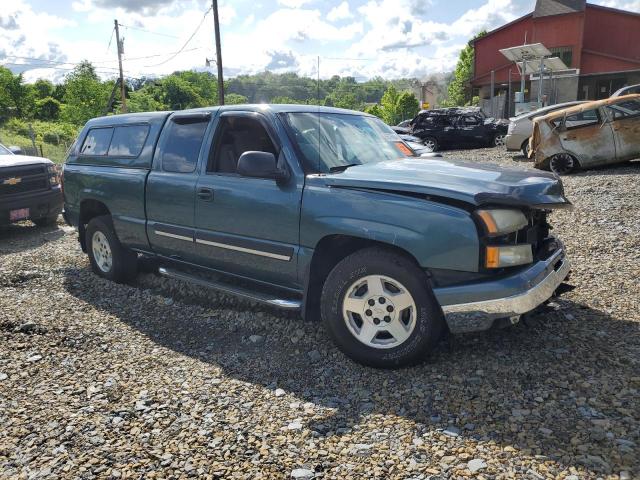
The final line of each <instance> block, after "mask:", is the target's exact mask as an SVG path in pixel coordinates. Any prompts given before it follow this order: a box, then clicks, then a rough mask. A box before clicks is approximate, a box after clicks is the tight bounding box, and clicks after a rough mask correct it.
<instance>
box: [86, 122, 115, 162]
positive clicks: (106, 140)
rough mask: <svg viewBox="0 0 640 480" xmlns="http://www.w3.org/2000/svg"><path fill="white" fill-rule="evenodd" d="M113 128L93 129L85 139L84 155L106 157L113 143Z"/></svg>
mask: <svg viewBox="0 0 640 480" xmlns="http://www.w3.org/2000/svg"><path fill="white" fill-rule="evenodd" d="M112 135H113V128H111V127H109V128H92V129H91V130H89V133H87V137H86V138H85V139H84V143H83V144H82V148H81V149H80V153H81V154H82V155H106V154H107V151H108V150H109V144H110V143H111V136H112Z"/></svg>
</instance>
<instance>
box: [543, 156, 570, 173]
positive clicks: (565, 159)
mask: <svg viewBox="0 0 640 480" xmlns="http://www.w3.org/2000/svg"><path fill="white" fill-rule="evenodd" d="M575 167H576V162H575V160H574V159H573V157H572V156H571V155H569V154H568V153H558V154H557V155H554V156H553V157H551V160H550V161H549V168H550V169H551V171H552V172H553V173H557V174H558V175H566V174H567V173H571V172H572V171H573V170H574V169H575Z"/></svg>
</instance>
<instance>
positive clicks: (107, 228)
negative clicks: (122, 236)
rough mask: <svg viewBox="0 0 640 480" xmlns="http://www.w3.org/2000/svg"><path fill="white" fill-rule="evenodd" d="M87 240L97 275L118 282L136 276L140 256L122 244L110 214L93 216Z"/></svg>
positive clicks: (88, 251) (86, 233)
mask: <svg viewBox="0 0 640 480" xmlns="http://www.w3.org/2000/svg"><path fill="white" fill-rule="evenodd" d="M85 241H86V245H87V254H88V255H89V261H90V262H91V268H92V269H93V271H94V272H95V273H96V274H97V275H100V276H101V277H103V278H106V279H108V280H112V281H114V282H118V283H122V282H126V281H128V280H131V279H132V278H133V277H135V275H136V273H137V260H138V256H137V255H136V254H135V253H134V252H132V251H131V250H128V249H126V248H124V247H123V246H122V245H121V244H120V241H119V240H118V237H117V236H116V234H115V231H114V230H113V224H112V222H111V217H110V216H108V215H102V216H100V217H95V218H92V219H91V221H89V224H88V225H87V228H86V231H85Z"/></svg>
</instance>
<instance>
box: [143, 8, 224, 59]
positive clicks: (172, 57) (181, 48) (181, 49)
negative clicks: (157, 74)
mask: <svg viewBox="0 0 640 480" xmlns="http://www.w3.org/2000/svg"><path fill="white" fill-rule="evenodd" d="M211 8H212V7H209V8H208V9H207V11H206V12H204V15H202V20H200V23H199V24H198V26H197V27H196V29H195V30H194V31H193V33H192V34H191V36H190V37H189V38H188V39H187V41H186V42H184V45H182V47H180V49H179V50H178V51H177V52H176V53H174V54H173V55H172V56H171V57H169V58H167V59H166V60H164V61H163V62H160V63H157V64H155V65H144V67H145V68H148V67H159V66H160V65H164V64H165V63H167V62H170V61H171V60H173V59H174V58H176V57H177V56H178V55H180V54H181V53H182V51H183V50H184V49H185V48H186V47H187V45H188V44H189V42H190V41H191V40H192V39H193V37H195V36H196V33H198V30H200V27H201V26H202V24H203V23H204V21H205V19H206V18H207V15H208V14H209V12H210V11H211Z"/></svg>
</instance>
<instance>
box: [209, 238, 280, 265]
mask: <svg viewBox="0 0 640 480" xmlns="http://www.w3.org/2000/svg"><path fill="white" fill-rule="evenodd" d="M196 243H202V244H203V245H211V246H212V247H220V248H226V249H227V250H235V251H238V252H244V253H250V254H252V255H260V256H261V257H269V258H275V259H276V260H284V261H286V262H288V261H289V260H291V257H290V256H288V255H278V254H277V253H269V252H263V251H260V250H253V249H252V248H244V247H236V246H235V245H228V244H226V243H218V242H210V241H209V240H201V239H199V238H196Z"/></svg>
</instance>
